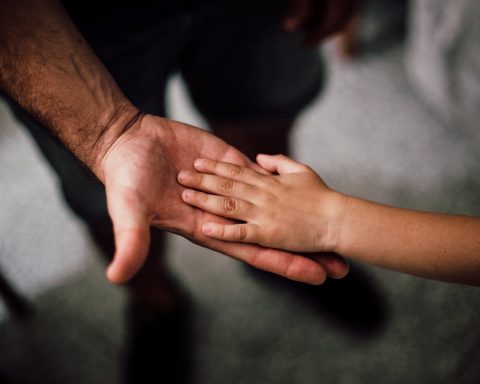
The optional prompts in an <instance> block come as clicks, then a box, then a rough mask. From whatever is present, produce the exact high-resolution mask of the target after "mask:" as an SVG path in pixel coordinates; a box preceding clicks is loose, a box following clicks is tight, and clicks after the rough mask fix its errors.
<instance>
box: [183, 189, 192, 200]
mask: <svg viewBox="0 0 480 384" xmlns="http://www.w3.org/2000/svg"><path fill="white" fill-rule="evenodd" d="M192 195H193V191H192V190H191V189H185V191H183V198H184V199H189V198H190V197H192Z"/></svg>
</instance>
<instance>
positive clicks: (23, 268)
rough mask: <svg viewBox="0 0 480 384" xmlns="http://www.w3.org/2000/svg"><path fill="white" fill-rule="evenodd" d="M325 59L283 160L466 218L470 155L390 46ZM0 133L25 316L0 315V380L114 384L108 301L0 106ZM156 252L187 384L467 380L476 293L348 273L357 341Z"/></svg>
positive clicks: (299, 305) (322, 317)
mask: <svg viewBox="0 0 480 384" xmlns="http://www.w3.org/2000/svg"><path fill="white" fill-rule="evenodd" d="M327 56H328V63H329V71H330V77H329V78H330V81H329V83H328V86H327V88H326V91H325V93H324V95H323V97H322V98H320V99H318V100H317V102H315V104H314V105H312V106H311V108H309V109H308V111H306V112H305V113H304V115H303V116H302V117H301V119H300V120H299V122H298V126H297V128H296V130H295V132H294V134H293V137H292V140H293V143H294V153H295V156H296V157H297V158H298V159H300V160H302V161H305V162H307V163H308V164H310V165H312V166H313V167H314V168H315V169H316V170H317V171H319V173H320V174H321V175H322V176H323V177H324V178H325V180H326V181H327V183H329V184H330V185H331V186H332V187H334V188H337V189H339V190H341V191H344V192H347V193H351V194H355V195H357V196H363V197H366V198H369V199H373V200H377V201H381V202H384V203H390V204H395V205H400V206H404V207H411V208H421V209H425V210H440V211H446V212H456V213H466V214H475V215H478V214H480V193H479V190H480V181H479V180H480V178H479V177H478V175H479V171H480V152H479V151H478V148H479V145H478V144H479V143H474V142H471V140H469V139H468V136H467V135H466V134H464V132H463V131H462V128H461V127H455V130H452V129H450V128H447V127H443V126H442V125H441V124H440V123H439V122H438V121H436V120H435V119H434V118H433V117H432V116H431V115H430V114H429V113H428V111H427V110H426V109H425V108H424V107H423V106H422V104H421V102H420V101H419V100H418V99H417V98H416V97H415V95H414V94H413V93H412V91H411V90H410V88H409V86H408V83H407V80H406V78H405V74H404V71H403V49H402V48H401V47H397V48H393V49H389V50H385V51H383V52H382V53H380V54H376V55H366V56H364V57H363V58H362V59H361V60H359V61H357V62H355V63H353V64H352V63H344V62H341V61H340V60H338V58H336V57H335V55H332V54H331V53H330V54H329V55H327ZM170 92H171V98H172V99H173V102H172V103H171V105H172V114H173V116H174V117H175V118H176V119H179V120H182V121H187V122H192V123H195V124H200V125H202V122H201V120H199V117H198V116H197V115H195V113H194V112H193V111H192V110H191V108H190V106H189V104H188V100H186V99H185V97H184V92H183V89H182V86H181V83H180V82H179V80H178V79H175V80H174V81H173V82H172V87H171V90H170ZM0 127H1V130H0V180H1V184H0V199H1V202H2V208H1V215H0V234H1V236H0V265H1V269H2V270H3V273H4V274H5V275H6V276H7V277H9V278H10V279H11V281H12V282H14V284H15V285H16V286H17V287H18V288H19V290H20V291H21V292H23V293H24V294H25V295H26V296H27V297H29V298H30V299H31V300H32V301H33V303H34V305H35V308H36V315H35V317H34V318H33V319H31V320H30V321H27V322H24V323H22V322H18V321H13V320H12V319H11V318H10V317H8V316H7V315H6V313H5V311H2V313H1V321H0V372H2V373H3V374H5V375H7V376H8V377H10V378H11V380H12V381H13V382H19V383H36V382H41V383H116V382H119V380H120V370H119V368H120V361H121V354H122V351H123V349H122V348H123V336H124V332H125V330H124V327H123V323H122V315H123V310H124V305H125V302H124V294H123V292H122V290H121V289H119V288H116V287H112V286H109V285H108V284H107V283H106V282H105V280H104V278H103V264H102V263H101V261H100V257H97V256H98V255H97V251H96V250H95V248H94V247H93V245H92V244H91V242H90V241H89V240H88V238H87V237H86V233H85V228H83V226H82V224H81V223H80V222H78V221H77V220H76V219H75V218H74V217H73V216H72V215H71V214H70V213H69V212H68V211H67V210H66V208H64V206H63V204H62V202H61V198H60V196H59V194H58V192H57V190H56V180H55V178H54V176H53V175H52V173H51V172H50V171H49V170H48V169H47V167H46V165H45V164H44V163H43V161H42V160H41V159H40V156H39V154H38V153H37V151H36V149H35V148H34V147H33V145H32V143H31V140H30V139H29V138H28V137H27V136H26V134H25V133H24V132H23V131H22V130H21V129H20V128H19V127H18V126H17V124H16V123H15V122H14V121H13V120H12V117H11V116H10V114H9V113H8V112H7V110H6V108H5V107H4V106H3V105H0ZM169 247H170V252H169V259H168V261H169V264H170V265H171V268H172V270H173V272H174V273H175V275H177V276H178V278H179V279H180V280H181V281H182V282H183V283H184V285H185V286H186V287H187V289H188V290H189V292H190V293H191V295H192V298H193V300H194V303H195V317H194V319H193V321H194V326H195V339H194V341H192V343H194V350H195V359H194V364H193V367H192V369H193V372H194V377H195V382H196V383H208V384H215V383H236V384H237V383H285V384H287V383H288V384H291V383H320V382H322V383H342V384H343V383H402V384H403V383H475V382H480V328H479V326H478V324H479V321H478V314H479V313H480V290H479V289H478V288H475V287H467V286H460V285H453V284H445V283H440V282H434V281H427V280H423V279H419V278H415V277H410V276H406V275H401V274H398V273H394V272H389V271H384V270H379V269H376V268H373V267H369V266H362V269H361V271H362V273H363V275H365V277H366V278H367V279H368V281H370V283H371V285H372V286H373V288H374V292H375V294H374V295H373V294H372V295H370V294H369V295H368V297H366V298H365V302H363V301H358V302H357V303H356V304H357V308H359V309H360V311H362V308H364V311H369V308H370V307H369V306H368V300H371V299H372V300H373V299H376V300H377V304H378V305H379V306H378V308H377V310H378V311H379V313H380V315H382V316H380V317H379V319H380V320H379V321H377V322H376V323H375V326H374V327H373V328H370V329H369V330H368V332H363V333H362V332H361V329H360V332H359V331H358V329H357V330H356V331H354V328H352V327H349V326H348V322H345V321H341V320H340V319H338V318H336V317H334V316H332V314H331V313H330V312H329V311H328V310H326V309H325V306H322V303H321V302H320V303H318V304H315V303H313V302H309V301H305V300H303V299H301V298H300V297H299V296H298V295H297V293H296V291H295V290H290V289H289V288H288V286H285V285H282V284H269V283H268V282H266V281H265V280H262V279H258V278H257V277H256V276H255V275H254V274H252V273H250V272H249V271H248V270H247V269H246V268H244V267H243V266H242V265H241V264H240V263H238V262H236V261H234V260H230V259H228V258H226V257H224V256H221V255H218V254H215V253H212V252H210V251H208V250H205V249H201V248H199V247H197V246H195V245H192V244H190V243H188V242H187V241H185V240H183V239H181V238H178V237H171V238H170V244H169ZM324 299H325V300H326V301H327V302H328V300H330V298H325V297H324ZM344 299H346V301H347V302H348V297H346V298H344ZM360 328H361V327H360ZM0 380H1V379H0Z"/></svg>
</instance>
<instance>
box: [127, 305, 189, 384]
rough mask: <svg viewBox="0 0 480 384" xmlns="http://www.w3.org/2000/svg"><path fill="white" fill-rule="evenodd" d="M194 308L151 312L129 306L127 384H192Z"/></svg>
mask: <svg viewBox="0 0 480 384" xmlns="http://www.w3.org/2000/svg"><path fill="white" fill-rule="evenodd" d="M192 312H193V309H192V306H191V305H190V303H189V302H188V301H187V300H185V301H183V302H182V303H181V305H180V306H179V307H178V308H176V309H175V310H170V311H164V312H158V311H157V312H150V311H145V309H142V308H137V307H136V306H135V305H130V307H129V309H128V318H127V332H128V335H127V344H126V350H125V351H126V353H125V356H124V358H125V365H124V367H125V370H124V371H125V372H124V377H125V381H124V382H125V383H126V384H134V383H135V384H137V383H138V384H143V383H178V384H187V383H191V382H192V356H193V350H192V349H193V348H192V346H193V345H194V344H195V343H194V342H193V332H192V321H191V320H192Z"/></svg>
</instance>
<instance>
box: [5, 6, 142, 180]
mask: <svg viewBox="0 0 480 384" xmlns="http://www.w3.org/2000/svg"><path fill="white" fill-rule="evenodd" d="M0 87H1V88H2V89H3V91H4V92H5V93H6V94H8V95H9V96H10V97H11V98H13V99H14V100H15V101H16V102H17V103H18V104H20V105H21V106H22V107H23V108H24V109H26V110H27V111H28V112H29V113H30V114H31V115H32V117H34V118H35V119H36V120H38V121H39V122H40V123H41V124H42V125H44V126H45V127H46V128H48V129H50V130H51V131H53V132H54V133H55V134H56V135H57V136H58V137H59V138H60V140H61V141H62V142H63V143H64V144H65V145H66V146H67V147H68V148H69V149H70V150H71V151H72V152H73V153H74V154H75V155H76V156H77V157H78V158H79V159H80V160H82V161H83V162H84V163H85V164H86V165H87V166H88V167H89V168H90V169H91V170H92V171H93V172H94V173H95V174H96V175H97V176H98V177H99V178H100V179H102V178H103V175H102V170H101V166H100V164H101V158H102V157H103V154H104V153H105V152H106V150H107V149H108V148H109V146H110V145H111V143H113V141H114V140H115V139H116V138H117V137H118V136H119V134H121V132H122V131H123V130H125V129H126V127H128V126H129V124H131V122H132V121H134V120H135V119H136V118H137V117H138V110H137V109H136V108H135V107H134V106H133V105H131V103H130V102H129V101H128V100H127V99H126V97H125V96H124V95H123V93H122V92H121V90H120V89H119V88H118V86H117V85H116V83H115V81H114V80H113V79H112V77H111V76H110V74H109V73H108V71H107V69H106V68H105V67H104V65H103V64H102V63H101V62H100V60H99V59H98V58H97V57H96V55H95V54H94V52H93V51H92V50H91V49H90V47H89V46H88V44H87V42H86V41H85V40H84V38H83V37H82V35H81V34H80V32H79V31H78V30H77V28H76V27H75V25H74V24H73V22H72V21H71V19H70V18H69V16H68V14H67V13H66V11H65V10H64V9H63V7H62V5H61V4H60V3H59V2H58V1H55V0H43V1H33V0H32V1H28V0H14V1H10V0H2V1H1V2H0Z"/></svg>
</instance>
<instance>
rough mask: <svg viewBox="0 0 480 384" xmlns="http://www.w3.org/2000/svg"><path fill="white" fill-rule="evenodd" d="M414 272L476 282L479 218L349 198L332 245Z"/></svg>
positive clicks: (378, 263) (342, 251)
mask: <svg viewBox="0 0 480 384" xmlns="http://www.w3.org/2000/svg"><path fill="white" fill-rule="evenodd" d="M337 251H338V252H339V253H340V254H342V255H344V256H346V257H351V258H353V259H356V260H359V261H362V262H366V263H370V264H373V265H376V266H380V267H384V268H389V269H394V270H398V271H400V272H405V273H410V274H414V275H418V276H423V277H429V278H433V279H440V280H446V281H454V282H461V283H468V284H476V285H478V284H480V219H479V218H473V217H467V216H456V215H443V214H433V213H426V212H417V211H411V210H406V209H399V208H394V207H389V206H384V205H381V204H376V203H372V202H369V201H365V200H361V199H355V198H350V199H349V203H348V205H347V208H346V213H345V218H344V224H343V229H342V234H341V237H340V242H339V246H338V250H337Z"/></svg>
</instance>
